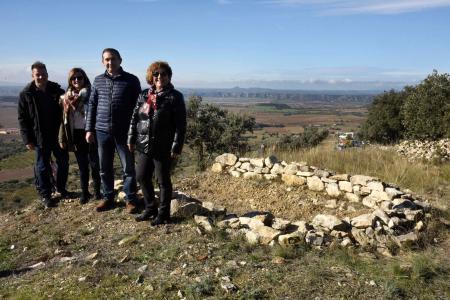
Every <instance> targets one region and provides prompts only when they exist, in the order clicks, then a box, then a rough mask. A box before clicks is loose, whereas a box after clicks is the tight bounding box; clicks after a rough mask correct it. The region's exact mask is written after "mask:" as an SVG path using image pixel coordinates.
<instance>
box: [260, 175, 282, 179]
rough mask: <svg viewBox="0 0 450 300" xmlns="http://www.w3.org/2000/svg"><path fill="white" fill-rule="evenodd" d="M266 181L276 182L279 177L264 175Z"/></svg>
mask: <svg viewBox="0 0 450 300" xmlns="http://www.w3.org/2000/svg"><path fill="white" fill-rule="evenodd" d="M263 176H264V178H265V179H266V180H276V179H278V175H276V174H264V175H263Z"/></svg>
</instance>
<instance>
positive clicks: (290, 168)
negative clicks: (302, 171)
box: [284, 163, 298, 175]
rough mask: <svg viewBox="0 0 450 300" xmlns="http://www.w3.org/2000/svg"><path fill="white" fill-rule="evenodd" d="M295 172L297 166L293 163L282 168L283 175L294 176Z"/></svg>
mask: <svg viewBox="0 0 450 300" xmlns="http://www.w3.org/2000/svg"><path fill="white" fill-rule="evenodd" d="M297 172H298V166H297V165H296V164H294V163H291V164H289V165H287V166H286V167H285V168H284V174H288V175H295V174H296V173H297Z"/></svg>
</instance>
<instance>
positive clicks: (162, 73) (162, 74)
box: [152, 71, 167, 77]
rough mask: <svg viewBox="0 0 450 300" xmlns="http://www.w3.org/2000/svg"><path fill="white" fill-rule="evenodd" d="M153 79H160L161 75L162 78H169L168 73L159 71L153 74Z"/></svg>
mask: <svg viewBox="0 0 450 300" xmlns="http://www.w3.org/2000/svg"><path fill="white" fill-rule="evenodd" d="M152 75H153V77H158V76H159V75H161V77H164V76H167V73H166V72H158V71H154V72H153V73H152Z"/></svg>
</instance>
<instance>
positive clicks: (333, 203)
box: [325, 199, 338, 209]
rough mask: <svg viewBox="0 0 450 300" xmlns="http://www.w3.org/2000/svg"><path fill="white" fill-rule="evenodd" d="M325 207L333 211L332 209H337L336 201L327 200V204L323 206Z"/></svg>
mask: <svg viewBox="0 0 450 300" xmlns="http://www.w3.org/2000/svg"><path fill="white" fill-rule="evenodd" d="M325 207H326V208H333V209H334V208H337V207H338V205H337V201H336V199H331V200H328V201H327V203H326V204H325Z"/></svg>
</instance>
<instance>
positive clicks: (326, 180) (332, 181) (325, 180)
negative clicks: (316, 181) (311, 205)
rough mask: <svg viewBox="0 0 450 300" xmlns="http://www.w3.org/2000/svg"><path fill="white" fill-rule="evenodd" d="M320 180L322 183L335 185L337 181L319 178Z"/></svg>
mask: <svg viewBox="0 0 450 300" xmlns="http://www.w3.org/2000/svg"><path fill="white" fill-rule="evenodd" d="M320 180H322V181H323V182H324V183H336V185H337V180H334V179H330V178H326V177H321V178H320Z"/></svg>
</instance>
